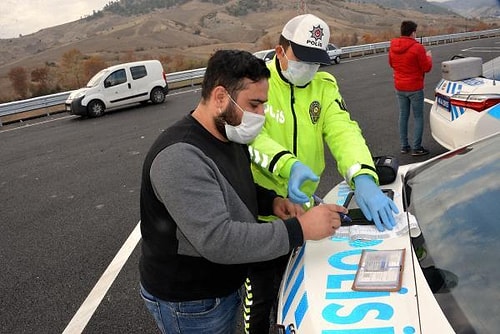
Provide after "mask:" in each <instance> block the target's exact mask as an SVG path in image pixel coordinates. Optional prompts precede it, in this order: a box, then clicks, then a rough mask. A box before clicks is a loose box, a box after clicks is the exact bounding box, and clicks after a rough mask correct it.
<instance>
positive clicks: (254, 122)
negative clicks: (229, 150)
mask: <svg viewBox="0 0 500 334" xmlns="http://www.w3.org/2000/svg"><path fill="white" fill-rule="evenodd" d="M228 96H229V99H230V100H231V101H232V102H233V103H234V104H235V105H236V106H237V107H238V109H240V110H241V112H242V113H243V117H242V118H241V123H240V124H239V125H236V126H235V125H230V124H227V123H226V124H225V125H224V128H225V130H226V136H227V139H229V140H230V141H232V142H235V143H238V144H248V143H250V142H251V141H252V140H254V139H255V137H257V135H258V134H259V133H260V131H261V130H262V127H263V126H264V122H265V120H266V117H265V116H264V115H259V114H256V113H253V112H250V111H246V110H243V108H241V107H240V106H239V104H238V103H236V101H234V100H233V98H232V97H231V96H230V95H229V94H228Z"/></svg>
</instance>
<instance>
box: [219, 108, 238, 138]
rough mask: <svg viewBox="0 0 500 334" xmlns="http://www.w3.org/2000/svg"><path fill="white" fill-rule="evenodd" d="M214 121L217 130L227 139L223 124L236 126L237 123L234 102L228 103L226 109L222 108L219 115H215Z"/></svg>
mask: <svg viewBox="0 0 500 334" xmlns="http://www.w3.org/2000/svg"><path fill="white" fill-rule="evenodd" d="M214 122H215V127H216V128H217V131H219V133H220V134H221V135H223V136H224V138H226V139H227V135H226V127H225V125H226V124H229V125H234V126H236V125H238V124H239V123H238V124H236V123H237V122H238V112H237V110H236V106H235V105H234V103H229V104H228V106H227V108H226V109H224V110H223V111H222V112H221V113H220V114H219V115H217V116H215V117H214Z"/></svg>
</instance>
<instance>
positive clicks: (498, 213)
mask: <svg viewBox="0 0 500 334" xmlns="http://www.w3.org/2000/svg"><path fill="white" fill-rule="evenodd" d="M499 147H500V134H495V135H492V136H489V137H488V138H484V139H482V140H480V141H477V142H475V143H473V144H470V145H467V146H464V147H461V148H458V149H456V150H453V151H451V152H447V153H446V154H443V155H440V156H437V157H435V158H432V159H430V160H427V161H426V162H423V163H417V164H412V165H405V166H400V167H399V171H398V177H397V178H396V180H395V181H394V182H393V183H391V184H387V185H385V186H381V187H382V188H389V189H391V190H392V191H393V192H394V197H393V198H394V201H395V203H396V205H397V206H398V208H399V210H400V214H399V215H398V216H397V222H398V223H397V225H396V227H395V228H394V230H393V231H391V232H386V231H384V232H382V233H380V232H377V230H376V228H375V227H374V226H373V225H372V226H370V225H368V226H355V227H353V226H351V227H347V226H343V227H340V229H339V230H337V233H336V234H335V235H334V236H332V237H330V238H326V239H323V240H320V241H307V242H306V243H305V244H304V246H302V247H300V248H298V249H296V251H295V252H294V253H293V254H292V255H291V257H290V261H289V263H288V266H287V269H286V272H285V275H284V278H283V281H282V284H281V288H280V293H279V301H278V308H277V318H276V323H277V325H276V328H277V329H278V332H281V333H295V334H303V333H305V334H315V333H321V334H327V333H328V334H334V333H335V334H340V333H370V334H377V333H424V334H429V333H431V334H434V333H439V334H448V333H497V332H498V329H499V328H500V317H498V314H500V303H499V291H500V281H499V280H498V277H500V276H499V275H500V267H499V266H498V255H497V254H498V249H497V248H498V240H499V238H500V224H499V223H498V221H499V218H498V217H500V205H498V199H499V198H500V178H499V177H498V175H500V150H499V149H498V148H499ZM349 192H350V189H349V187H348V186H347V184H346V183H345V182H343V183H340V184H338V185H337V186H335V187H334V188H333V189H332V190H331V191H330V192H329V193H328V194H327V195H326V196H325V198H324V201H325V202H328V203H338V204H342V203H344V202H345V200H346V198H347V197H349V196H348V195H347V194H348V193H349ZM370 229H371V230H370ZM377 233H380V234H378V235H377ZM394 250H405V254H406V255H405V256H404V259H402V261H401V265H400V267H399V268H400V280H399V285H398V286H397V288H396V289H385V288H377V285H376V283H377V282H378V281H384V280H389V281H390V280H391V278H390V276H389V275H388V272H386V271H385V269H384V268H386V267H391V264H390V263H391V261H385V260H384V258H383V257H382V258H381V259H380V260H377V261H373V263H371V269H370V270H371V272H369V275H367V271H366V270H365V271H364V272H363V273H364V274H365V275H366V276H364V277H363V279H366V280H368V282H373V286H372V288H373V289H372V290H371V291H358V290H354V289H353V283H354V281H355V278H356V277H357V275H359V272H358V271H359V269H360V265H359V264H360V258H361V254H362V253H363V252H372V254H377V253H373V252H377V251H394ZM379 254H380V253H379ZM365 269H366V268H365Z"/></svg>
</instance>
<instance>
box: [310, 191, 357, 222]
mask: <svg viewBox="0 0 500 334" xmlns="http://www.w3.org/2000/svg"><path fill="white" fill-rule="evenodd" d="M312 198H313V200H314V202H315V203H317V204H318V205H319V204H323V203H324V202H323V200H322V199H321V198H320V197H319V196H316V195H314V194H313V195H312ZM338 214H339V216H340V220H341V222H342V223H343V224H349V223H352V219H351V217H349V216H348V215H346V214H345V213H343V212H339V213H338Z"/></svg>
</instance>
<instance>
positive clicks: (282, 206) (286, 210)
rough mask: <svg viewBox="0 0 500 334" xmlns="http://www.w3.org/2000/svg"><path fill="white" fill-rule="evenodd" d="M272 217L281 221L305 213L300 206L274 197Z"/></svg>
mask: <svg viewBox="0 0 500 334" xmlns="http://www.w3.org/2000/svg"><path fill="white" fill-rule="evenodd" d="M273 212H274V215H275V216H276V217H278V218H281V219H288V218H292V217H298V216H300V215H302V214H303V213H304V212H305V211H304V208H303V207H302V205H299V204H295V203H292V202H290V201H289V200H288V199H285V198H282V197H276V198H275V199H274V201H273Z"/></svg>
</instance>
